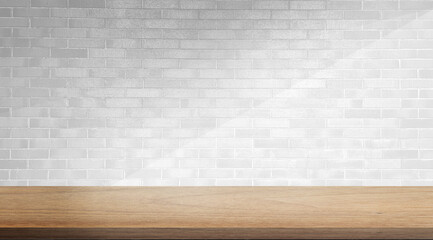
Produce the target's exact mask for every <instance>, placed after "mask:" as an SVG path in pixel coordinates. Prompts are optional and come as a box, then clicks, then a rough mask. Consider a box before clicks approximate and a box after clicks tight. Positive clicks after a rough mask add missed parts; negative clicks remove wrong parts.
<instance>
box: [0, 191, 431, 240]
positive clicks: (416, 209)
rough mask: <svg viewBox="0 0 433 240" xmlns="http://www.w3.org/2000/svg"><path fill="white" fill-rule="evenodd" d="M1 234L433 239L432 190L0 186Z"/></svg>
mask: <svg viewBox="0 0 433 240" xmlns="http://www.w3.org/2000/svg"><path fill="white" fill-rule="evenodd" d="M0 238H2V239H23V238H33V239H38V238H39V239H44V238H51V239H53V238H55V239H68V238H70V239H80V238H86V239H89V238H94V239H122V238H123V239H353V238H358V239H359V238H363V239H378V238H381V239H433V187H0Z"/></svg>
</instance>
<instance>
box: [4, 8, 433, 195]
mask: <svg viewBox="0 0 433 240" xmlns="http://www.w3.org/2000/svg"><path fill="white" fill-rule="evenodd" d="M432 9H433V1H430V0H363V1H361V0H339V1H334V0H311V1H310V0H293V1H292V0H0V56H1V58H0V185H210V186H211V185H254V186H259V185H433V79H432V78H433V11H432Z"/></svg>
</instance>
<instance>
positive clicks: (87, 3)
mask: <svg viewBox="0 0 433 240" xmlns="http://www.w3.org/2000/svg"><path fill="white" fill-rule="evenodd" d="M69 7H71V8H103V7H105V1H104V0H69Z"/></svg>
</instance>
